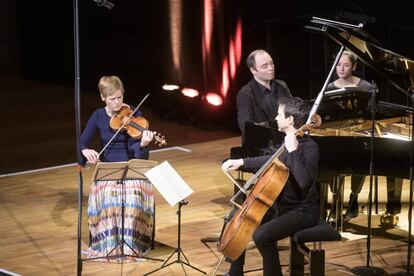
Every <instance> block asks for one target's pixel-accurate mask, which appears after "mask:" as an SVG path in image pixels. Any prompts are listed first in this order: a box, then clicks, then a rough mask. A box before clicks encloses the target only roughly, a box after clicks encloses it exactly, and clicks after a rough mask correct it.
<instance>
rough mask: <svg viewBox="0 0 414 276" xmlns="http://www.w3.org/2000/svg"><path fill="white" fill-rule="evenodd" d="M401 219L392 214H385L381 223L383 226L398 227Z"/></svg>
mask: <svg viewBox="0 0 414 276" xmlns="http://www.w3.org/2000/svg"><path fill="white" fill-rule="evenodd" d="M398 221H399V217H398V216H397V215H392V214H390V213H385V214H383V215H382V216H381V218H380V222H381V225H382V226H391V227H393V226H396V225H397V224H398Z"/></svg>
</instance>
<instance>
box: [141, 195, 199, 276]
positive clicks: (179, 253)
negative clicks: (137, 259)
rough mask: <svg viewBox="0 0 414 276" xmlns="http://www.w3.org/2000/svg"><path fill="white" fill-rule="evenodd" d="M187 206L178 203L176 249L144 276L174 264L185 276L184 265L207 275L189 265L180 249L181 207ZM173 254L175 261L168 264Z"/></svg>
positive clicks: (183, 203) (185, 202)
mask: <svg viewBox="0 0 414 276" xmlns="http://www.w3.org/2000/svg"><path fill="white" fill-rule="evenodd" d="M187 204H188V201H185V200H181V201H180V202H178V211H177V216H178V226H177V248H175V250H174V251H173V252H172V253H171V254H170V256H168V258H167V259H166V260H165V261H164V262H163V263H162V265H161V266H160V267H159V268H157V269H154V270H152V271H150V272H148V273H145V274H144V276H146V275H150V274H152V273H155V272H157V271H159V270H161V269H164V268H166V267H168V266H170V265H173V264H175V263H177V264H180V265H181V267H182V268H183V271H184V274H185V275H187V272H186V271H185V268H184V265H186V266H188V267H190V268H192V269H195V270H197V271H199V272H201V273H203V274H207V273H206V272H204V271H202V270H200V269H198V268H197V267H195V266H193V265H191V264H190V262H189V261H188V259H187V257H186V256H185V254H184V252H183V250H182V249H181V207H182V206H184V205H187ZM175 253H177V259H176V260H175V261H172V262H170V263H168V261H169V260H170V259H171V258H172V256H174V254H175ZM181 255H182V256H183V257H184V259H185V260H183V259H182V258H181ZM167 263H168V264H167Z"/></svg>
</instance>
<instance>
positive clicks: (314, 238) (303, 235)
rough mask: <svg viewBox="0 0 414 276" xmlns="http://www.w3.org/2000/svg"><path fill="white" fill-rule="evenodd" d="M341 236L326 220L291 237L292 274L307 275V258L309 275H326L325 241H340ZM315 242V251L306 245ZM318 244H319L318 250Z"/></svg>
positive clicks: (295, 275) (321, 220) (293, 275)
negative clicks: (323, 243) (323, 245)
mask: <svg viewBox="0 0 414 276" xmlns="http://www.w3.org/2000/svg"><path fill="white" fill-rule="evenodd" d="M340 240H341V235H340V234H339V232H338V231H337V230H335V229H334V228H333V227H332V226H331V225H329V224H328V223H327V222H326V221H325V220H324V219H320V220H319V223H318V224H317V225H315V226H313V227H309V228H305V229H302V230H300V231H298V232H296V233H295V234H293V235H292V236H291V237H290V274H289V275H291V276H297V275H305V257H306V259H307V260H308V261H309V266H310V267H309V275H311V276H323V275H325V250H323V249H322V248H321V247H322V242H323V241H340ZM307 242H313V250H311V249H309V248H308V247H307V246H306V245H305V243H307ZM316 243H319V246H318V248H317V246H316Z"/></svg>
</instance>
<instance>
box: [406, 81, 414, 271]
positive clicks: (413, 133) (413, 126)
mask: <svg viewBox="0 0 414 276" xmlns="http://www.w3.org/2000/svg"><path fill="white" fill-rule="evenodd" d="M409 90H411V105H412V108H413V109H412V110H413V111H414V87H410V89H409ZM413 116H414V112H412V113H411V141H410V150H409V153H410V198H409V199H408V247H407V274H410V270H411V267H410V266H411V255H412V253H411V250H412V239H411V226H412V222H411V219H412V212H413V150H414V145H413V143H414V117H413Z"/></svg>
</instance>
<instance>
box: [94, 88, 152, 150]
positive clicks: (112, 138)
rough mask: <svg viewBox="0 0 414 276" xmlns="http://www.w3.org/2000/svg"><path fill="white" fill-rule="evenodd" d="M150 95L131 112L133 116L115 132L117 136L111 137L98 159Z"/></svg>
mask: <svg viewBox="0 0 414 276" xmlns="http://www.w3.org/2000/svg"><path fill="white" fill-rule="evenodd" d="M149 95H150V93H148V94H147V95H145V97H144V98H143V99H142V101H141V102H140V103H139V104H138V106H137V107H136V108H135V109H134V111H133V112H131V114H130V115H129V116H128V118H127V120H125V121H124V122H123V123H122V125H121V127H120V128H119V129H118V130H117V131H116V132H115V134H114V135H113V136H112V137H111V139H110V140H109V141H108V143H106V145H105V146H104V147H103V148H102V150H101V151H100V152H99V153H98V158H99V156H101V154H102V153H103V152H104V151H105V149H106V148H107V147H108V146H109V144H110V143H111V142H112V140H114V139H115V137H116V136H117V135H118V133H119V132H120V131H121V130H122V128H123V127H124V126H125V125H126V124H127V122H128V121H129V119H131V117H132V116H133V115H134V113H135V112H136V111H137V110H138V108H139V107H140V106H141V105H142V104H143V103H144V102H145V100H146V99H147V98H148V96H149Z"/></svg>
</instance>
